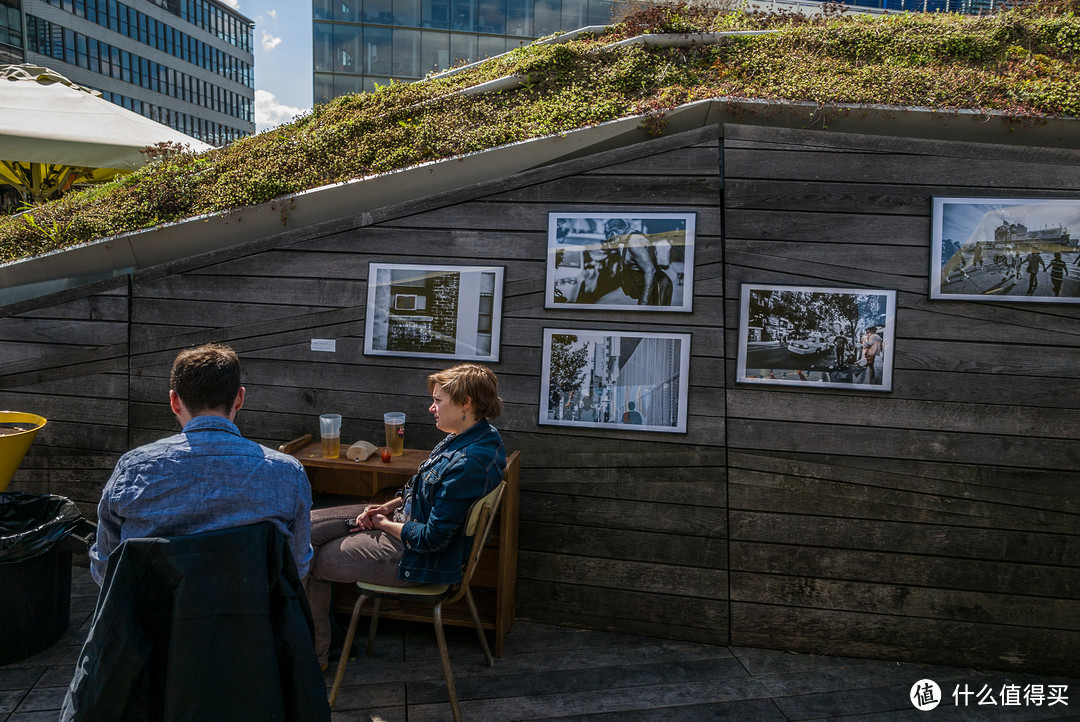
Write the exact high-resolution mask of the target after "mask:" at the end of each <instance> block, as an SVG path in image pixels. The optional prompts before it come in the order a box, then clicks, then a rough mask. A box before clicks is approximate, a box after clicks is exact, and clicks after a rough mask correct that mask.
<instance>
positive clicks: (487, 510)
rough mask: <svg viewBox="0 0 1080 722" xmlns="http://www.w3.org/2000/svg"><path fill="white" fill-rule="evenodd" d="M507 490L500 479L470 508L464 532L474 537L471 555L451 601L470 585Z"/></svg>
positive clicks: (457, 597) (466, 561) (470, 550)
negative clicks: (497, 483) (496, 484)
mask: <svg viewBox="0 0 1080 722" xmlns="http://www.w3.org/2000/svg"><path fill="white" fill-rule="evenodd" d="M505 491H506V482H505V481H500V482H499V485H498V486H496V487H495V488H494V489H492V490H491V491H490V492H488V493H487V494H486V495H485V496H482V497H480V498H479V499H477V500H476V501H474V502H473V505H472V507H470V508H469V516H467V517H466V518H465V528H464V529H463V530H462V533H463V534H464V535H465V536H467V537H472V540H473V543H472V547H471V548H470V549H469V556H468V557H467V558H466V559H465V567H464V569H463V570H462V573H461V582H460V583H459V584H458V591H457V593H456V594H455V595H454V596H453V597H452V599H451V600H449V602H453V601H456V600H457V599H459V598H460V597H461V595H462V594H464V593H465V592H464V590H465V589H466V588H467V587H468V586H469V582H470V581H471V580H472V576H473V572H475V571H476V566H477V564H478V563H479V561H480V555H481V554H482V553H483V551H484V545H485V544H487V540H488V536H489V535H490V534H491V527H492V526H493V525H494V524H495V512H496V511H498V509H499V502H501V501H502V497H503V492H505Z"/></svg>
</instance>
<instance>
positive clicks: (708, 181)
mask: <svg viewBox="0 0 1080 722" xmlns="http://www.w3.org/2000/svg"><path fill="white" fill-rule="evenodd" d="M597 188H603V193H604V196H605V197H607V198H612V199H618V202H619V203H622V204H626V203H642V204H648V205H651V206H655V205H657V204H661V205H666V206H669V207H670V208H669V210H677V209H678V208H679V207H683V206H699V205H705V204H712V203H716V202H717V200H719V198H720V180H719V178H717V177H716V176H715V175H704V176H702V175H665V176H656V175H652V176H650V175H608V174H603V175H598V174H593V175H580V176H567V177H564V178H558V179H555V180H551V181H548V182H547V183H544V184H543V185H542V186H541V185H535V186H530V187H528V188H522V189H519V190H516V191H512V192H507V193H502V194H500V195H498V196H495V197H493V198H492V199H491V200H497V201H512V202H518V203H580V202H581V200H582V199H583V198H595V197H596V196H597V195H598V194H597Z"/></svg>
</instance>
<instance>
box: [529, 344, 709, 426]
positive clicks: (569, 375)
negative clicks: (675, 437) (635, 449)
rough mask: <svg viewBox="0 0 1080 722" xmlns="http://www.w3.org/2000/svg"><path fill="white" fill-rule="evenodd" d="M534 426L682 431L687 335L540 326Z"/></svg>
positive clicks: (683, 423)
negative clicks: (540, 354)
mask: <svg viewBox="0 0 1080 722" xmlns="http://www.w3.org/2000/svg"><path fill="white" fill-rule="evenodd" d="M542 369H543V375H542V378H541V381H540V423H541V424H548V425H553V426H585V427H591V428H607V429H623V430H630V429H633V430H637V431H670V432H677V433H686V395H687V394H686V392H687V385H688V379H689V370H690V334H677V333H647V332H639V333H632V334H631V333H619V332H615V331H581V330H576V331H575V330H569V329H544V362H543V367H542Z"/></svg>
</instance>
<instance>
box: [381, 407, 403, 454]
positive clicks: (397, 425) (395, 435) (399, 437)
mask: <svg viewBox="0 0 1080 722" xmlns="http://www.w3.org/2000/svg"><path fill="white" fill-rule="evenodd" d="M383 429H384V430H385V431H386V446H387V448H388V449H390V455H391V456H401V455H402V454H403V453H405V414H404V412H400V411H392V412H389V413H386V414H383Z"/></svg>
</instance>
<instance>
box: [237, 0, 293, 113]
mask: <svg viewBox="0 0 1080 722" xmlns="http://www.w3.org/2000/svg"><path fill="white" fill-rule="evenodd" d="M222 2H223V3H224V4H226V5H228V6H230V7H232V8H235V9H236V10H238V11H239V12H241V13H243V14H244V15H246V16H247V17H249V18H251V19H252V20H254V21H255V127H256V130H258V131H260V132H262V131H264V130H269V129H270V128H273V127H276V126H278V125H280V124H282V123H287V122H289V121H290V120H292V118H293V116H294V115H296V114H297V113H300V112H303V111H306V110H310V108H311V97H312V90H311V3H310V2H295V1H294V2H274V1H273V0H222Z"/></svg>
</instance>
